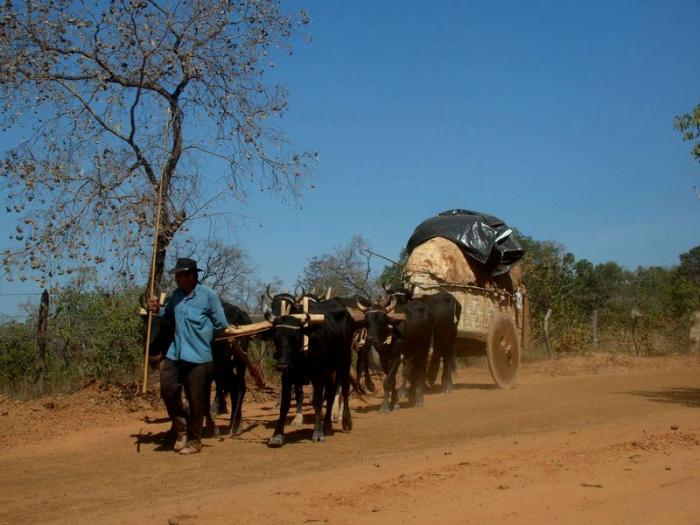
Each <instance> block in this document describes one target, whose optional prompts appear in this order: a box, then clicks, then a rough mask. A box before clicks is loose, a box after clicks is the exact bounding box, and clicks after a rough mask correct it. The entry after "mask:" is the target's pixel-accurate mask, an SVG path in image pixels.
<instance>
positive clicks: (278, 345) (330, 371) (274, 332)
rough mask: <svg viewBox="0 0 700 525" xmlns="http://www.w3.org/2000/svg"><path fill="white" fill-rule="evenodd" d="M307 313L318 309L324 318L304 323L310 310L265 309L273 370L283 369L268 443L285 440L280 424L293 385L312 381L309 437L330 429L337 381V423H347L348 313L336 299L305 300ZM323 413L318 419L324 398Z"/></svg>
mask: <svg viewBox="0 0 700 525" xmlns="http://www.w3.org/2000/svg"><path fill="white" fill-rule="evenodd" d="M309 313H310V314H323V315H324V319H325V320H324V321H323V322H321V323H318V324H311V323H309V316H306V319H304V318H303V317H301V316H294V315H280V316H276V315H274V314H273V313H272V312H267V313H266V318H267V319H268V320H269V321H270V322H271V323H272V328H271V330H270V331H269V332H266V334H265V335H264V337H266V338H267V339H271V340H272V341H273V343H274V345H275V354H274V358H275V362H276V367H277V370H278V371H280V372H281V373H282V396H281V402H280V414H279V418H278V420H277V424H276V425H275V429H274V432H273V435H272V437H271V438H270V440H269V442H268V446H270V447H280V446H282V445H283V444H284V426H285V422H286V418H287V413H288V412H289V407H290V404H291V393H292V387H293V386H295V385H300V384H307V383H311V385H312V387H313V397H312V405H313V408H314V431H313V435H312V440H313V441H315V442H319V441H323V440H324V437H325V436H327V435H331V434H332V433H333V424H332V419H331V418H332V407H333V400H334V397H335V393H336V391H337V390H338V387H340V390H341V393H342V396H343V401H344V406H343V416H342V427H343V430H344V431H350V430H351V429H352V415H351V414H350V407H349V403H348V398H349V394H350V364H351V360H352V349H351V345H352V334H353V324H352V317H351V316H350V314H349V313H348V311H347V310H346V308H345V307H344V306H343V305H342V303H340V302H339V301H336V300H333V299H331V300H326V301H318V302H310V303H309ZM304 336H308V348H304ZM324 401H325V404H326V413H325V416H324V417H323V420H322V417H321V415H322V411H323V404H324Z"/></svg>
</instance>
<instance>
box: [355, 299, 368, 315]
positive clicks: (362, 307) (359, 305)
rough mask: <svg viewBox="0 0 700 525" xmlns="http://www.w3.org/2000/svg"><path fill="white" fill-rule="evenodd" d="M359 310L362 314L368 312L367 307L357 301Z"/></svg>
mask: <svg viewBox="0 0 700 525" xmlns="http://www.w3.org/2000/svg"><path fill="white" fill-rule="evenodd" d="M357 309H358V310H359V311H360V312H366V311H367V307H366V306H365V305H364V304H362V303H361V302H360V300H359V299H358V300H357Z"/></svg>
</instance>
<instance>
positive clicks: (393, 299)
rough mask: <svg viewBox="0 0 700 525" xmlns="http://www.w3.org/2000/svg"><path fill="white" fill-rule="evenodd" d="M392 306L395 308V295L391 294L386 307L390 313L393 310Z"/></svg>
mask: <svg viewBox="0 0 700 525" xmlns="http://www.w3.org/2000/svg"><path fill="white" fill-rule="evenodd" d="M394 308H396V297H394V296H393V295H392V296H391V301H389V304H388V305H387V307H386V311H387V313H391V312H393V311H394Z"/></svg>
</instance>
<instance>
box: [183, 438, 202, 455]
mask: <svg viewBox="0 0 700 525" xmlns="http://www.w3.org/2000/svg"><path fill="white" fill-rule="evenodd" d="M201 450H202V443H201V442H199V441H188V442H187V446H185V447H184V448H183V449H182V450H180V454H182V455H183V456H187V455H189V454H197V453H199V452H201Z"/></svg>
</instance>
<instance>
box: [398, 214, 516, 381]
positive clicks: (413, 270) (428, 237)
mask: <svg viewBox="0 0 700 525" xmlns="http://www.w3.org/2000/svg"><path fill="white" fill-rule="evenodd" d="M512 233H513V232H512V230H511V229H510V228H509V227H508V226H507V225H506V224H505V223H504V222H503V221H502V220H500V219H498V218H496V217H493V216H490V215H486V214H483V213H478V212H472V211H467V210H450V211H447V212H444V213H441V214H439V215H437V216H435V217H432V218H430V219H428V220H426V221H424V222H423V223H421V224H420V225H419V226H418V227H417V228H416V230H415V232H414V233H413V235H412V236H411V238H410V240H409V241H408V244H407V253H408V260H407V264H406V268H405V270H404V281H405V283H406V284H407V285H408V287H409V288H410V289H411V290H412V291H413V295H414V297H419V296H422V295H430V294H433V293H436V292H438V291H440V290H442V291H445V292H448V293H450V294H452V296H453V297H454V298H455V299H456V300H457V302H458V303H459V304H460V306H461V312H459V314H458V319H456V321H457V343H456V347H455V355H457V356H460V357H467V356H482V355H486V357H487V360H488V365H489V370H490V372H491V376H492V377H493V380H494V382H495V383H496V385H498V387H500V388H509V387H510V386H512V385H513V384H514V383H515V381H516V379H517V376H518V369H519V366H520V358H521V351H522V348H523V343H525V342H527V341H528V339H529V326H530V324H529V313H528V306H527V296H526V293H525V288H524V286H523V284H522V282H521V281H522V272H521V269H520V266H519V265H518V264H517V262H518V261H519V260H520V258H521V257H522V255H523V253H524V252H523V250H522V248H521V247H520V244H519V243H518V241H517V239H515V238H514V236H513V235H512ZM456 314H457V312H456Z"/></svg>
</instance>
